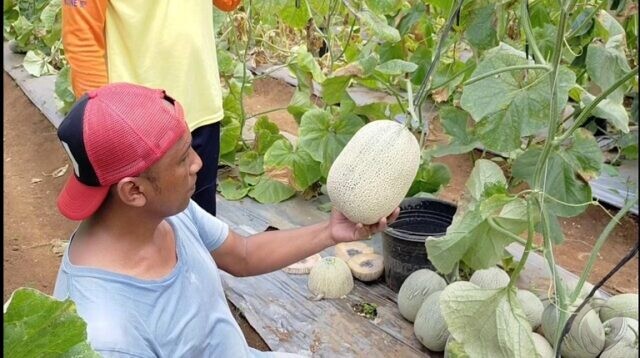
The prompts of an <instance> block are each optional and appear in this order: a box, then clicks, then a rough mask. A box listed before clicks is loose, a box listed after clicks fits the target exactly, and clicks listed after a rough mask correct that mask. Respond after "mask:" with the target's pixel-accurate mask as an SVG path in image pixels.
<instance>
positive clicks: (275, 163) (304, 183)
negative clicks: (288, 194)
mask: <svg viewBox="0 0 640 358" xmlns="http://www.w3.org/2000/svg"><path fill="white" fill-rule="evenodd" d="M264 168H265V171H266V173H265V175H266V176H268V177H269V178H272V179H277V180H279V181H286V182H287V184H288V185H289V186H291V187H293V188H294V189H295V190H297V191H303V190H305V189H307V188H308V187H309V186H310V185H311V184H313V183H315V182H316V181H317V180H318V179H320V163H319V162H317V161H315V160H313V158H311V155H310V154H309V153H308V152H307V151H305V150H304V149H300V148H294V147H293V145H291V143H290V142H289V141H288V140H286V139H283V140H279V141H277V142H275V143H274V144H273V145H272V146H271V148H269V150H268V151H267V152H266V153H265V155H264Z"/></svg>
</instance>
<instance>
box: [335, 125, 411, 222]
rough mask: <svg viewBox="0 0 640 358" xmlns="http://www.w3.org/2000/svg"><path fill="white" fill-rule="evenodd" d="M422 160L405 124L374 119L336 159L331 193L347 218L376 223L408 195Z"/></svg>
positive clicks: (336, 206) (338, 208) (337, 207)
mask: <svg viewBox="0 0 640 358" xmlns="http://www.w3.org/2000/svg"><path fill="white" fill-rule="evenodd" d="M419 166H420V145H419V144H418V141H417V140H416V137H415V136H414V135H413V134H412V133H411V132H410V131H409V130H408V129H407V128H405V126H404V125H402V124H400V123H397V122H394V121H390V120H377V121H373V122H370V123H368V124H366V125H365V126H364V127H362V128H360V130H359V131H358V132H356V134H355V135H354V136H353V137H352V138H351V140H350V141H349V142H348V143H347V145H346V146H345V147H344V149H343V150H342V152H340V154H339V155H338V157H337V158H336V160H335V161H334V162H333V165H332V166H331V168H330V169H329V175H328V176H327V193H328V194H329V198H330V199H331V202H332V204H333V206H334V207H335V208H336V209H337V210H338V211H340V212H341V213H343V214H344V215H345V216H346V217H347V218H348V219H349V220H351V221H353V222H356V223H362V224H366V225H369V224H373V223H376V222H377V221H378V220H379V219H380V218H383V217H385V216H388V215H389V214H391V213H392V212H393V210H394V209H395V208H396V207H397V206H398V205H399V204H400V202H401V201H402V199H404V197H405V195H407V192H408V191H409V187H410V186H411V183H412V182H413V180H414V179H415V177H416V174H417V173H418V168H419Z"/></svg>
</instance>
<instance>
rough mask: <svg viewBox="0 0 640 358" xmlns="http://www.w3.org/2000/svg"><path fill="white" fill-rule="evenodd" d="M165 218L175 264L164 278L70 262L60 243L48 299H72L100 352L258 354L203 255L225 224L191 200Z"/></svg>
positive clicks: (225, 231)
mask: <svg viewBox="0 0 640 358" xmlns="http://www.w3.org/2000/svg"><path fill="white" fill-rule="evenodd" d="M167 221H168V222H169V224H170V225H171V227H172V228H173V231H174V233H175V238H176V251H177V257H178V261H177V264H176V266H175V267H174V269H173V270H172V272H171V273H170V274H169V275H167V276H166V277H164V278H162V279H159V280H141V279H137V278H134V277H131V276H127V275H123V274H118V273H114V272H109V271H105V270H101V269H96V268H89V267H82V266H76V265H73V264H72V263H71V262H70V261H69V248H68V247H67V251H66V252H65V253H64V256H63V258H62V263H61V266H60V271H59V272H58V278H57V281H56V286H55V289H54V296H55V297H56V298H58V299H66V298H71V299H72V300H73V301H74V302H75V304H76V306H77V310H78V314H79V315H80V316H81V317H82V318H84V320H85V321H87V333H88V338H89V342H90V343H91V346H92V347H93V348H94V349H95V350H96V351H97V352H99V353H100V354H102V355H103V356H106V357H120V356H124V357H167V358H173V357H234V358H235V357H253V356H257V355H261V354H262V352H260V351H257V350H254V349H252V348H250V347H249V346H248V345H247V342H246V340H245V338H244V335H243V334H242V331H241V330H240V327H239V326H238V324H237V323H236V321H235V319H234V318H233V316H232V314H231V311H230V309H229V306H228V305H227V301H226V299H225V295H224V291H223V289H222V284H221V281H220V275H219V273H218V267H217V266H216V263H215V262H214V260H213V259H212V257H211V254H210V251H212V250H215V249H216V248H218V247H219V246H220V245H221V244H222V243H223V242H224V240H225V239H226V237H227V234H228V233H229V227H228V226H227V224H225V223H223V222H222V221H220V220H218V219H217V218H215V217H213V216H211V215H210V214H209V213H207V212H206V211H204V210H203V209H202V208H200V207H199V206H198V205H197V204H195V202H193V201H191V203H190V204H189V207H188V208H187V209H186V210H185V211H183V212H182V213H180V214H177V215H175V216H172V217H170V218H167ZM72 238H73V236H72Z"/></svg>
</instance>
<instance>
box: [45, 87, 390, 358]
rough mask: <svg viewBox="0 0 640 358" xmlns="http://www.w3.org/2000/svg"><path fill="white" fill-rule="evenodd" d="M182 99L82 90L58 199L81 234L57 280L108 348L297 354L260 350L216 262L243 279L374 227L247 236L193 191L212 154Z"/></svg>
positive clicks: (58, 289)
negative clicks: (199, 141)
mask: <svg viewBox="0 0 640 358" xmlns="http://www.w3.org/2000/svg"><path fill="white" fill-rule="evenodd" d="M184 116H185V113H184V111H183V109H182V106H181V105H180V102H179V101H177V100H175V99H173V98H172V97H170V96H169V95H168V94H167V93H166V92H165V91H163V90H156V89H150V88H147V87H143V86H139V85H133V84H126V83H125V84H121V83H118V84H110V85H107V86H105V87H102V88H100V89H98V90H95V91H90V92H88V93H86V94H85V95H83V96H82V97H81V98H80V99H79V100H78V101H77V102H76V104H75V105H74V106H73V107H72V109H71V111H70V112H69V114H68V115H67V116H66V117H65V119H64V120H63V121H62V123H61V124H60V127H59V128H58V137H59V139H60V141H61V142H62V146H63V148H64V149H65V150H66V151H67V154H68V155H69V158H70V160H71V162H72V164H73V169H74V170H73V173H72V174H71V175H70V176H69V179H68V180H67V182H66V184H65V186H64V188H63V189H62V191H61V193H60V195H59V196H58V202H57V205H58V208H59V210H60V212H61V213H62V214H63V215H65V216H66V217H67V218H69V219H72V220H82V222H81V223H80V225H79V226H78V228H77V229H76V230H75V232H74V233H73V234H72V235H71V238H70V240H69V245H68V246H67V248H66V250H65V252H64V255H63V258H62V262H61V264H60V270H59V271H58V277H57V279H56V284H55V288H54V296H55V297H56V298H58V299H61V300H64V299H67V298H70V299H71V300H73V301H74V302H75V304H76V308H77V311H78V314H79V315H80V316H81V317H82V318H83V319H84V320H85V321H86V322H87V335H88V339H89V342H90V344H91V346H92V347H93V349H94V350H96V351H97V352H98V353H100V354H101V355H102V356H104V357H233V358H242V357H254V356H262V355H275V356H290V355H288V354H286V353H273V352H268V353H263V352H259V351H257V350H254V349H252V348H250V347H249V346H248V344H247V342H246V340H245V338H244V336H243V334H242V331H241V330H240V328H239V326H238V324H237V322H236V321H235V319H234V318H233V315H232V313H231V311H230V309H229V306H228V305H227V301H226V299H225V295H224V291H223V288H222V284H221V279H220V274H219V271H218V268H219V269H221V270H224V271H226V272H228V273H229V274H232V275H235V276H250V275H260V274H263V273H268V272H272V271H275V270H278V269H281V268H283V267H285V266H288V265H290V264H292V263H294V262H297V261H300V260H301V259H303V258H306V257H308V256H311V255H313V254H315V253H317V252H320V251H322V250H324V249H325V248H327V247H329V246H333V245H335V244H337V243H340V242H348V241H355V240H362V239H366V238H368V237H369V236H370V235H371V234H374V233H376V232H380V231H382V230H384V229H385V228H386V227H387V224H388V223H390V222H392V221H393V220H395V219H396V218H397V217H398V214H399V208H396V209H395V210H394V212H393V213H391V214H390V215H389V216H388V217H386V218H381V219H380V220H379V222H378V223H376V224H373V225H364V226H363V225H362V224H355V223H353V222H350V221H349V220H348V219H347V218H346V217H345V216H344V215H342V214H341V213H339V212H337V211H333V212H332V213H331V215H330V218H329V220H326V221H324V222H320V223H317V224H315V225H310V226H305V227H300V228H296V229H291V230H282V231H267V232H263V233H259V234H255V235H252V236H250V237H242V236H240V235H239V234H237V233H235V232H233V231H232V230H230V229H229V226H228V225H227V224H226V223H224V222H222V221H220V220H219V219H217V218H216V217H214V216H212V215H211V214H209V213H208V212H206V211H205V210H203V209H202V208H201V207H200V206H198V205H196V204H195V203H194V201H193V200H190V197H191V195H192V194H193V192H194V191H195V190H196V189H195V187H196V174H197V172H198V170H200V168H201V167H202V161H201V160H200V158H199V157H198V154H196V152H195V151H194V150H193V148H192V146H191V140H192V135H191V133H190V132H189V130H188V127H187V124H186V122H185V119H184Z"/></svg>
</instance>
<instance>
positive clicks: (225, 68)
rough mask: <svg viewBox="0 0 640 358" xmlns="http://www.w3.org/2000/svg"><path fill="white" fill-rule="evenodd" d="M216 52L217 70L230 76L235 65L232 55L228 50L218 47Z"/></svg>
mask: <svg viewBox="0 0 640 358" xmlns="http://www.w3.org/2000/svg"><path fill="white" fill-rule="evenodd" d="M216 53H217V57H218V71H219V72H220V74H221V75H223V76H232V75H233V72H234V70H235V67H236V64H235V59H234V58H233V55H232V54H231V53H230V52H229V51H227V50H223V49H218V50H217V52H216Z"/></svg>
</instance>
